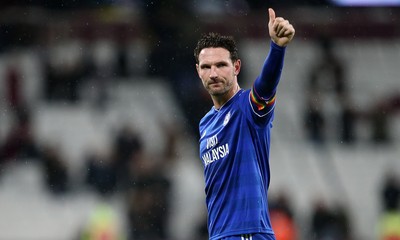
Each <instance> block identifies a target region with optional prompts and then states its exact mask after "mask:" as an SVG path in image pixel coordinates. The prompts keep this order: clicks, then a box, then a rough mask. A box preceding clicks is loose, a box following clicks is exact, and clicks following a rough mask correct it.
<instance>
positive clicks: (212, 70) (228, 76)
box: [196, 48, 240, 96]
mask: <svg viewBox="0 0 400 240" xmlns="http://www.w3.org/2000/svg"><path fill="white" fill-rule="evenodd" d="M196 68H197V73H198V74H199V77H200V79H201V81H202V82H203V85H204V88H205V89H206V90H207V91H208V93H209V94H210V95H214V96H220V95H224V94H226V93H227V92H229V90H231V89H232V87H233V86H234V85H235V84H236V83H237V78H236V76H237V75H238V74H239V71H240V60H237V61H235V62H234V63H232V60H231V58H230V53H229V51H228V50H226V49H225V48H204V49H202V50H201V51H200V54H199V63H198V64H196Z"/></svg>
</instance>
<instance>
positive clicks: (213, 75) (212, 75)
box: [210, 66, 218, 78]
mask: <svg viewBox="0 0 400 240" xmlns="http://www.w3.org/2000/svg"><path fill="white" fill-rule="evenodd" d="M216 77H218V74H217V67H215V66H211V69H210V78H216Z"/></svg>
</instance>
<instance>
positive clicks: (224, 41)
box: [194, 32, 239, 63]
mask: <svg viewBox="0 0 400 240" xmlns="http://www.w3.org/2000/svg"><path fill="white" fill-rule="evenodd" d="M204 48H225V49H226V50H228V51H229V53H230V56H231V60H232V62H235V61H236V60H238V59H239V54H238V50H237V47H236V42H235V40H234V39H233V37H232V36H222V35H220V34H219V33H214V32H210V33H207V34H204V35H203V36H202V37H201V38H200V40H199V41H198V42H197V46H196V48H195V49H194V57H195V59H196V63H199V54H200V52H201V50H202V49H204Z"/></svg>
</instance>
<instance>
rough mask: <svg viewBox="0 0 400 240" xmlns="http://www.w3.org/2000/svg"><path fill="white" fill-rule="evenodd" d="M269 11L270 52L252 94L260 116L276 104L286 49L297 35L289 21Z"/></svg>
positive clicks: (271, 10) (252, 100)
mask: <svg viewBox="0 0 400 240" xmlns="http://www.w3.org/2000/svg"><path fill="white" fill-rule="evenodd" d="M268 11H269V22H268V29H269V35H270V37H271V40H272V41H271V46H270V52H269V54H268V57H267V58H266V60H265V62H264V65H263V67H262V70H261V73H260V75H259V77H258V78H257V79H256V81H255V82H254V84H253V87H252V90H251V93H250V98H251V103H252V106H253V109H254V110H255V112H256V113H257V114H259V115H264V114H266V113H268V112H269V111H270V110H271V109H272V108H273V106H274V104H275V94H276V88H277V86H278V83H279V79H280V77H281V72H282V69H283V61H284V56H285V49H286V46H287V45H288V44H289V43H290V42H291V40H292V39H293V36H294V34H295V30H294V28H293V26H292V25H291V24H290V23H289V21H287V20H286V19H284V18H282V17H275V12H274V10H273V9H271V8H270V9H268Z"/></svg>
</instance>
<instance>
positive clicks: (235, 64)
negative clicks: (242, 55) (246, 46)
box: [233, 59, 242, 76]
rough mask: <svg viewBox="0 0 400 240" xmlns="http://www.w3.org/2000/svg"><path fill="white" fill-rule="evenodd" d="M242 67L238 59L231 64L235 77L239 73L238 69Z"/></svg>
mask: <svg viewBox="0 0 400 240" xmlns="http://www.w3.org/2000/svg"><path fill="white" fill-rule="evenodd" d="M241 66H242V62H241V61H240V59H238V60H236V61H235V62H234V63H233V67H234V68H235V70H234V71H235V75H236V76H237V75H239V73H240V67H241Z"/></svg>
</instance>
